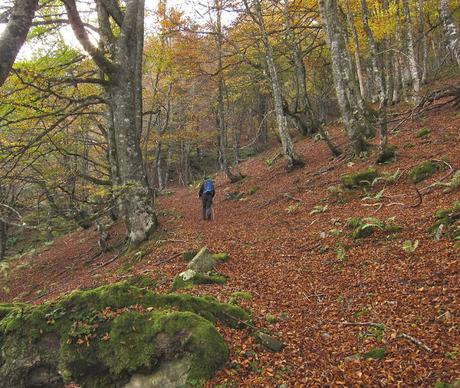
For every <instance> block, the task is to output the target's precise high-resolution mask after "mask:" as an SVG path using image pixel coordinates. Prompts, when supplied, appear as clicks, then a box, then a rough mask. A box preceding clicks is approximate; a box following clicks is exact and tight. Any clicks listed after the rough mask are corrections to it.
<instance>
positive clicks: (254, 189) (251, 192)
mask: <svg viewBox="0 0 460 388" xmlns="http://www.w3.org/2000/svg"><path fill="white" fill-rule="evenodd" d="M259 189H260V187H259V186H254V187H251V188H250V189H249V190H248V195H254V194H255V193H257V192H258V191H259Z"/></svg>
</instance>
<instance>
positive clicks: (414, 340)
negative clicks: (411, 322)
mask: <svg viewBox="0 0 460 388" xmlns="http://www.w3.org/2000/svg"><path fill="white" fill-rule="evenodd" d="M398 337H401V338H405V339H407V340H409V341H410V342H412V343H414V344H415V345H417V346H419V347H420V348H422V349H423V350H425V351H427V352H428V353H431V352H432V351H433V350H432V349H431V348H430V347H428V346H427V345H425V344H424V343H423V342H422V341H420V340H418V339H417V338H414V337H412V336H411V335H409V334H406V333H399V334H398Z"/></svg>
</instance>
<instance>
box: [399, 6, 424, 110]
mask: <svg viewBox="0 0 460 388" xmlns="http://www.w3.org/2000/svg"><path fill="white" fill-rule="evenodd" d="M402 4H403V15H404V24H405V39H406V47H407V58H408V62H409V74H410V77H411V82H412V101H413V103H414V104H415V105H417V104H418V102H419V101H420V75H419V71H418V64H417V58H416V56H415V44H414V27H413V26H412V18H411V15H410V8H409V0H402Z"/></svg>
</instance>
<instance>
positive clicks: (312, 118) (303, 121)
mask: <svg viewBox="0 0 460 388" xmlns="http://www.w3.org/2000/svg"><path fill="white" fill-rule="evenodd" d="M283 11H284V23H285V27H286V33H287V39H288V42H289V47H290V50H291V55H292V59H293V61H294V68H295V78H296V83H297V101H298V103H297V104H296V105H298V107H297V106H296V109H295V112H293V114H294V115H295V116H297V115H298V117H299V121H300V123H299V126H300V128H299V129H300V130H301V133H302V134H303V135H307V136H308V135H311V134H312V133H315V132H317V131H318V128H319V127H320V122H319V120H318V119H317V117H316V115H315V112H314V111H313V108H312V106H311V103H310V99H309V97H308V93H307V83H306V78H307V72H306V70H305V64H304V62H303V58H302V52H301V47H299V45H298V43H297V42H296V36H295V33H294V30H293V28H292V25H291V18H290V16H289V0H285V1H284V7H283ZM297 108H300V109H297Z"/></svg>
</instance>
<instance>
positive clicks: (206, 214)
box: [201, 194, 212, 220]
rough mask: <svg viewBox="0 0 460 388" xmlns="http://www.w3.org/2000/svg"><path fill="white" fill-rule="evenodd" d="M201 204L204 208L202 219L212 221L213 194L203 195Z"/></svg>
mask: <svg viewBox="0 0 460 388" xmlns="http://www.w3.org/2000/svg"><path fill="white" fill-rule="evenodd" d="M201 202H202V204H203V207H202V209H201V219H202V220H211V219H212V194H203V195H202V196H201Z"/></svg>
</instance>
